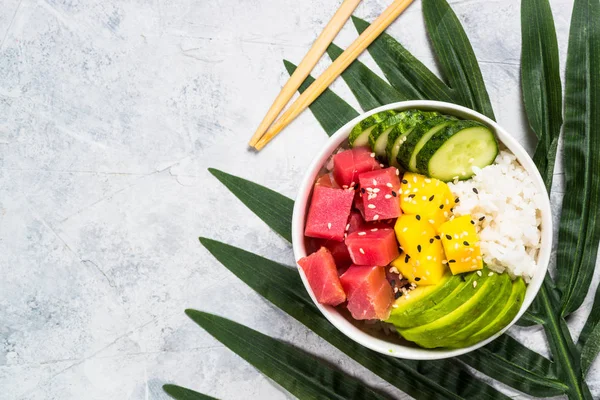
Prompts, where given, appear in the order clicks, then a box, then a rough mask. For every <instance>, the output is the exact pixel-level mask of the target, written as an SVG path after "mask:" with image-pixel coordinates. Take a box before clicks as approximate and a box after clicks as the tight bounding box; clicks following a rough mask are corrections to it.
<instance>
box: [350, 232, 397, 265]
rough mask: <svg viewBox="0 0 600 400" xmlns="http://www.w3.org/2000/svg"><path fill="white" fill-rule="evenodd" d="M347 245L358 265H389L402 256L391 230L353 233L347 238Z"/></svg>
mask: <svg viewBox="0 0 600 400" xmlns="http://www.w3.org/2000/svg"><path fill="white" fill-rule="evenodd" d="M346 245H347V246H348V251H349V252H350V257H351V258H352V261H353V262H354V264H357V265H388V264H389V263H390V262H391V261H393V260H394V259H396V258H397V257H398V256H399V255H400V253H399V252H398V242H396V235H395V234H394V230H393V229H391V228H384V229H377V230H376V231H373V230H372V229H369V230H366V231H357V232H353V233H351V234H350V235H348V237H347V238H346Z"/></svg>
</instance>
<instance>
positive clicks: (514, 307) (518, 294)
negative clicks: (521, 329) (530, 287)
mask: <svg viewBox="0 0 600 400" xmlns="http://www.w3.org/2000/svg"><path fill="white" fill-rule="evenodd" d="M526 290H527V286H526V285H525V282H524V281H523V278H517V279H516V280H515V281H513V283H512V291H511V293H510V297H509V298H508V301H507V302H506V305H505V306H504V308H503V309H502V311H501V312H500V313H499V314H498V316H496V318H495V319H494V320H493V321H491V322H490V323H489V324H488V325H487V326H486V327H485V328H483V329H481V330H480V331H479V332H477V333H475V334H474V335H472V336H471V337H470V338H468V339H466V340H464V341H462V342H459V343H455V344H452V345H451V346H449V347H452V348H463V347H469V346H472V345H474V344H475V343H479V342H480V341H482V340H485V339H487V338H489V337H490V336H492V335H494V334H496V333H497V332H499V331H501V330H502V329H503V328H504V327H505V326H506V325H508V324H509V323H510V322H511V321H512V320H513V319H514V318H515V316H516V315H517V314H518V313H519V310H520V309H521V305H523V300H524V299H525V291H526Z"/></svg>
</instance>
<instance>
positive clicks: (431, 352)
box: [292, 100, 553, 360]
mask: <svg viewBox="0 0 600 400" xmlns="http://www.w3.org/2000/svg"><path fill="white" fill-rule="evenodd" d="M392 109H393V110H400V111H401V110H407V109H424V110H428V109H429V110H437V111H442V112H444V113H448V114H452V115H456V116H459V117H467V118H470V119H475V120H479V121H480V122H483V123H484V124H486V125H487V126H489V127H491V128H492V129H494V131H495V133H496V137H497V138H498V140H499V142H501V143H502V144H503V145H504V146H506V147H507V148H508V149H509V150H510V151H511V152H512V153H513V154H514V155H515V156H516V158H517V160H518V161H519V163H520V164H521V165H522V166H523V168H525V170H526V171H527V172H528V173H529V175H530V176H531V178H532V180H533V183H534V185H535V187H536V188H537V189H538V190H539V191H540V193H542V194H545V196H544V200H543V201H542V204H540V205H539V206H540V211H541V219H542V223H541V247H540V251H539V253H538V260H537V261H538V269H537V270H536V271H535V273H534V276H533V277H532V279H531V280H530V282H529V284H528V285H527V291H526V293H525V298H524V300H523V304H522V305H521V309H520V310H519V313H518V314H517V315H516V316H515V318H514V319H513V320H512V321H511V322H510V323H509V324H508V325H507V326H506V327H504V328H503V329H502V330H501V331H499V332H498V333H496V334H495V335H493V336H491V337H489V338H487V339H485V340H482V341H480V342H478V343H476V344H474V345H472V346H469V347H465V348H460V349H425V348H420V347H409V346H405V345H401V344H397V343H391V342H388V341H385V340H383V339H381V338H378V337H375V336H372V335H370V334H369V333H367V332H365V331H363V330H361V329H359V328H358V327H356V326H355V325H353V324H352V323H351V322H350V321H348V320H347V319H346V318H345V317H344V316H342V315H341V314H340V313H339V312H338V311H337V310H336V309H335V308H334V307H331V306H326V305H322V304H320V303H319V302H317V301H316V298H315V296H314V294H313V292H312V290H311V288H310V286H309V284H308V280H307V278H306V275H305V274H304V271H302V269H301V268H299V267H298V265H297V269H298V272H299V274H300V277H301V279H302V282H303V284H304V287H305V288H306V290H307V291H308V294H309V295H310V297H311V299H312V301H313V303H314V304H315V305H316V306H317V308H318V309H319V310H320V311H321V313H322V314H323V316H325V318H327V320H329V322H331V323H332V324H333V325H334V326H335V327H336V328H337V329H338V330H340V331H341V332H342V333H343V334H344V335H346V336H347V337H349V338H350V339H352V340H354V341H355V342H357V343H359V344H361V345H363V346H365V347H367V348H369V349H371V350H374V351H376V352H378V353H381V354H386V355H388V356H392V357H396V358H403V359H411V360H437V359H443V358H449V357H456V356H459V355H462V354H465V353H468V352H471V351H473V350H476V349H478V348H480V347H482V346H485V345H486V344H488V343H490V342H491V341H493V340H494V339H496V338H498V337H499V336H500V335H502V334H503V333H504V332H506V331H507V330H508V329H509V328H510V327H511V326H513V325H514V324H515V322H516V321H517V320H518V319H519V318H521V316H522V315H523V314H524V313H525V311H527V309H528V308H529V306H530V305H531V303H532V302H533V300H534V298H535V297H536V295H537V294H538V292H539V290H540V288H541V286H542V283H543V281H544V277H545V275H546V272H547V270H548V264H549V262H550V253H551V250H552V240H553V234H552V232H553V226H552V216H551V207H550V199H549V196H548V192H547V190H546V186H545V185H544V181H543V179H542V176H541V175H540V173H539V171H538V169H537V167H536V166H535V164H534V162H533V160H532V159H531V157H530V156H529V154H528V153H527V152H526V151H525V149H524V148H523V147H522V146H521V144H520V143H519V142H518V141H517V140H516V139H515V138H514V137H513V136H512V135H511V134H510V133H508V132H507V131H506V130H505V129H504V128H502V127H501V126H500V125H499V124H498V123H496V122H495V121H493V120H491V119H490V118H488V117H486V116H485V115H483V114H480V113H478V112H477V111H474V110H471V109H469V108H466V107H463V106H460V105H457V104H452V103H446V102H442V101H431V100H411V101H401V102H396V103H391V104H387V105H384V106H381V107H377V108H375V109H373V110H370V111H368V112H366V113H362V114H360V115H358V116H357V117H356V118H354V119H352V120H351V121H349V122H348V123H346V124H345V125H344V126H342V127H341V128H340V129H338V130H337V131H336V132H335V133H334V134H333V135H332V136H331V137H330V138H329V140H328V141H327V143H326V144H325V145H324V146H323V148H322V149H321V150H320V151H319V153H318V154H317V155H316V157H315V158H314V159H313V161H312V162H311V164H310V166H309V167H308V169H307V171H306V173H305V174H304V178H303V179H302V183H301V185H300V187H299V191H298V195H297V196H296V201H295V203H294V210H293V215H292V247H293V251H294V259H295V261H297V260H299V259H300V258H302V257H305V256H306V255H307V252H306V248H305V240H304V223H305V214H306V211H307V205H308V198H309V197H310V194H311V192H312V188H313V184H314V181H315V178H316V176H317V174H318V172H319V171H320V170H321V168H322V167H323V165H324V164H325V162H326V161H327V159H328V158H329V157H330V155H331V154H332V153H333V151H334V150H335V149H336V148H338V146H339V145H340V144H341V143H342V142H343V141H344V140H346V139H347V137H348V135H349V133H350V131H351V129H352V128H353V127H354V126H355V125H356V124H357V123H358V122H359V121H361V120H363V119H364V118H366V117H368V116H370V115H373V114H376V113H378V112H381V111H385V110H392ZM296 264H297V263H296Z"/></svg>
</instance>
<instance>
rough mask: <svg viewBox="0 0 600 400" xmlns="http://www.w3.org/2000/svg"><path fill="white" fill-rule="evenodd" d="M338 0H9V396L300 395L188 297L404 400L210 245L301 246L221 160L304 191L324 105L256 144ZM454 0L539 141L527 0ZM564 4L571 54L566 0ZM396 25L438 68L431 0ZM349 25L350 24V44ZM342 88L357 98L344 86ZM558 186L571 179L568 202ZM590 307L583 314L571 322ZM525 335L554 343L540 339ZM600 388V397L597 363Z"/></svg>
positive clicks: (0, 325)
mask: <svg viewBox="0 0 600 400" xmlns="http://www.w3.org/2000/svg"><path fill="white" fill-rule="evenodd" d="M338 3H339V1H336V2H331V1H325V0H306V1H300V2H299V1H292V0H281V1H277V2H275V1H258V0H252V1H249V0H229V1H217V0H206V1H191V0H154V1H144V0H137V1H135V0H133V1H116V0H108V1H98V0H87V1H82V0H69V1H67V0H47V1H44V0H4V1H3V3H2V7H0V276H2V279H1V280H0V318H1V321H0V387H2V391H1V392H2V394H0V397H2V398H3V399H4V398H6V399H90V400H92V399H144V398H152V399H164V398H166V396H165V395H164V394H163V393H162V391H161V389H160V387H161V385H162V384H163V383H166V382H177V383H178V384H181V385H185V386H188V387H191V388H195V389H197V390H201V391H203V392H206V393H210V394H212V395H214V396H217V397H220V398H225V399H236V398H241V397H244V398H256V399H283V398H288V397H289V396H288V395H287V394H286V393H285V392H284V391H282V390H281V389H280V388H278V387H277V386H276V385H274V384H273V383H272V382H270V381H269V380H268V379H266V378H264V377H263V376H262V375H261V374H260V373H258V372H257V371H256V370H254V369H253V368H252V367H251V366H249V365H248V364H247V363H245V362H243V361H241V360H240V359H239V357H237V356H236V355H234V354H233V353H232V352H230V351H228V350H227V349H225V348H223V346H221V345H220V344H219V343H218V342H217V341H215V340H214V339H212V338H211V337H210V336H209V335H208V334H206V333H205V332H203V331H202V330H201V329H199V328H198V327H197V326H195V325H194V324H193V323H191V322H190V321H189V320H188V319H187V317H185V315H184V314H183V310H184V309H185V308H188V307H193V308H197V309H202V310H207V311H211V312H214V313H218V314H220V315H224V316H227V317H229V318H232V319H234V320H236V321H239V322H242V323H244V324H246V325H248V326H251V327H253V328H255V329H258V330H260V331H262V332H265V333H268V334H270V335H273V336H276V337H279V338H282V339H284V340H287V341H291V342H296V343H298V344H299V345H300V346H302V347H304V348H306V349H308V350H310V351H312V352H314V353H318V354H320V355H323V356H324V357H327V358H329V359H331V360H332V361H333V362H334V363H335V364H339V365H340V366H341V367H342V368H344V369H346V370H347V371H350V372H351V373H352V374H355V375H358V376H360V377H361V378H362V379H364V380H365V381H367V382H368V383H370V384H373V385H375V386H377V387H380V388H382V389H384V390H388V391H390V393H393V395H394V396H396V397H402V395H401V394H400V393H399V392H397V391H395V390H392V389H391V388H390V386H389V385H388V384H386V383H384V382H382V381H380V380H379V379H377V378H376V377H375V376H374V375H372V374H370V373H368V372H366V371H364V370H363V369H362V368H361V367H359V366H358V365H357V364H356V363H354V362H353V361H352V360H350V359H348V358H347V357H345V356H343V355H341V354H340V353H339V352H338V351H336V350H335V349H332V348H331V347H330V346H329V345H328V344H326V343H325V342H324V341H322V340H320V339H319V338H318V337H317V336H316V335H314V334H313V333H311V332H309V331H307V330H306V329H305V328H304V327H303V326H301V325H300V324H299V323H297V322H295V321H294V320H292V319H291V318H289V317H287V316H286V315H285V314H284V313H282V312H281V311H279V310H278V309H276V308H275V307H273V306H271V305H270V304H269V303H268V302H266V301H265V300H263V299H262V298H261V297H260V296H258V295H257V294H255V293H254V292H253V291H252V290H250V289H249V288H247V287H246V286H245V285H244V284H243V283H241V282H240V281H239V280H237V279H236V278H235V277H234V276H233V275H232V274H231V273H229V272H228V271H227V270H225V269H224V268H223V267H222V266H221V265H219V263H218V262H216V261H215V260H214V259H213V258H212V257H211V256H210V255H209V254H208V252H207V251H205V250H204V249H203V248H202V247H201V246H200V245H199V243H198V241H197V237H198V236H200V235H202V236H209V237H212V238H216V239H220V240H224V241H227V242H229V243H232V244H234V245H238V246H241V247H244V248H248V249H252V250H253V251H255V252H257V253H260V254H263V255H266V256H268V257H270V258H272V259H275V260H278V261H283V262H287V263H292V262H293V256H292V253H291V250H290V247H289V246H288V245H287V244H286V243H285V242H284V241H283V240H282V239H281V238H280V237H279V236H277V235H276V234H274V233H272V232H270V231H269V229H268V228H267V227H266V226H265V225H264V224H263V223H262V222H261V221H260V220H259V219H258V218H257V217H256V216H254V215H253V214H252V213H251V212H250V211H248V210H247V209H246V208H245V207H244V206H243V205H242V204H241V203H240V202H239V201H237V200H236V199H235V198H234V197H233V196H232V195H231V194H229V193H228V192H227V190H226V189H225V188H224V187H223V186H221V185H220V184H219V183H218V182H217V181H216V180H215V179H214V178H213V177H212V176H211V175H210V174H209V173H208V172H207V168H208V167H216V168H220V169H224V170H225V171H228V172H232V173H235V174H237V175H241V176H244V177H247V178H250V179H252V180H254V181H257V182H259V183H262V184H264V185H267V186H269V187H271V188H273V189H275V190H278V191H280V192H282V193H284V194H286V195H288V196H290V197H293V196H295V193H296V189H297V183H298V182H299V180H300V179H301V177H302V174H303V171H304V170H305V168H306V167H307V165H308V163H309V162H310V161H311V159H312V156H313V154H314V153H315V151H317V149H319V148H320V147H321V146H322V145H323V144H324V143H325V141H326V140H327V137H326V135H325V134H324V133H323V132H322V130H321V128H320V127H319V126H318V124H317V122H316V121H315V120H314V118H313V117H312V115H310V113H304V114H303V115H302V116H301V117H300V118H298V120H297V121H296V122H295V123H294V124H292V125H291V126H290V127H289V128H288V129H287V130H286V131H285V133H284V134H283V135H282V136H281V137H280V138H278V139H277V140H275V141H274V142H273V143H272V145H270V146H269V147H268V148H266V149H265V150H264V151H263V152H261V153H260V155H257V154H254V153H251V152H248V151H247V149H246V142H247V140H248V138H249V136H250V135H251V133H252V131H253V129H254V128H255V127H256V126H257V124H258V123H259V121H260V119H261V117H262V116H263V114H264V112H265V111H266V110H267V108H268V106H269V105H270V103H271V102H272V100H273V98H274V97H275V95H276V94H277V92H278V90H279V89H280V87H281V85H282V84H283V83H284V82H285V79H286V78H287V74H286V73H285V70H284V68H283V64H282V62H281V60H282V59H283V58H287V59H289V60H291V61H293V62H296V63H297V62H299V60H300V59H301V58H302V56H303V55H304V53H305V52H306V50H307V49H308V47H309V46H310V44H311V42H312V40H314V38H315V37H316V35H317V34H318V33H319V32H320V30H321V29H322V27H323V25H324V24H325V22H326V21H327V19H328V18H329V16H330V15H331V14H332V13H333V12H334V9H335V7H336V6H337V4H338ZM388 3H389V2H388V1H385V2H384V1H375V0H369V1H365V2H364V4H362V5H361V6H360V7H359V9H358V10H357V15H359V16H362V17H364V18H366V19H369V20H372V19H374V18H375V17H376V16H377V15H378V14H379V13H380V12H381V11H382V10H383V8H384V7H385V6H386V4H388ZM451 3H452V4H453V6H454V9H455V10H456V12H457V14H458V16H459V18H461V20H462V21H463V22H464V23H465V27H466V30H467V33H468V35H469V36H470V38H471V40H472V43H473V46H474V48H475V52H476V53H477V55H478V57H479V59H480V61H481V66H482V70H483V74H484V77H485V79H486V82H487V83H488V89H489V91H490V95H491V98H492V101H493V103H494V106H495V110H496V115H497V118H498V121H499V122H500V123H501V124H502V125H504V126H505V127H507V128H508V129H509V131H511V132H513V133H514V135H515V136H516V137H518V138H519V139H520V140H521V141H522V142H523V143H524V144H525V145H526V146H527V148H528V149H529V150H531V149H532V145H533V141H532V138H531V135H530V134H528V133H526V129H525V121H524V117H523V113H522V108H521V105H520V104H521V103H520V100H519V96H520V93H519V84H518V83H519V65H518V63H519V53H520V33H519V31H520V27H519V1H517V0H508V1H486V0H466V1H465V0H455V1H452V2H451ZM552 5H553V9H554V14H555V16H556V24H557V30H558V34H559V44H560V48H561V57H562V60H563V63H564V60H565V54H566V44H567V35H568V21H569V17H570V9H571V7H572V1H567V0H554V1H552ZM315 11H318V13H317V12H315ZM390 32H391V33H392V34H393V35H394V36H396V37H398V38H400V39H401V40H402V42H403V43H404V44H405V45H406V46H407V47H408V48H409V49H410V50H411V51H413V53H414V54H415V55H416V56H418V57H419V58H420V59H421V60H423V62H424V63H425V64H427V65H428V66H430V67H432V68H435V65H434V60H433V57H432V54H431V51H430V49H429V45H428V41H427V38H426V36H425V32H424V24H423V21H422V17H421V11H420V4H419V3H418V2H415V4H414V5H412V6H411V7H410V9H409V10H407V12H406V13H405V14H404V15H403V16H402V17H401V18H400V20H399V21H398V22H396V23H395V24H394V25H393V26H392V27H391V29H390ZM355 36H356V35H355V32H354V29H353V28H352V27H351V26H350V25H348V26H346V28H345V29H344V30H343V31H342V33H341V35H340V37H339V38H338V39H337V40H336V42H337V43H338V44H339V45H342V46H345V45H348V44H349V43H350V42H351V41H352V40H353V38H354V37H355ZM361 59H362V60H364V61H365V62H366V63H367V64H368V65H369V66H374V64H373V62H372V60H371V59H370V58H369V57H368V56H367V55H363V56H362V58H361ZM327 64H328V61H327V60H325V61H323V62H322V63H321V64H320V65H319V68H318V71H321V70H322V68H323V67H324V66H326V65H327ZM375 69H376V68H375ZM333 87H334V89H335V90H336V91H337V92H338V93H339V94H340V95H342V96H343V97H344V98H346V99H348V101H349V102H350V103H351V104H353V105H356V101H355V100H354V99H353V98H352V96H351V95H350V93H349V90H348V89H347V88H346V87H345V85H344V84H343V82H341V81H336V82H335V83H334V85H333ZM557 178H560V176H558V177H557ZM561 191H562V186H561V182H557V184H556V190H555V194H554V196H553V200H554V201H553V203H554V205H555V210H556V211H558V210H559V204H558V199H559V196H558V194H559V193H560V192H561ZM590 302H591V298H589V299H588V302H587V303H586V307H585V308H584V310H583V311H581V312H579V313H578V314H577V315H575V317H574V318H573V320H572V321H570V322H571V324H572V326H573V327H574V328H575V329H576V331H578V330H579V329H580V328H581V325H582V323H583V320H584V318H585V314H586V313H587V312H589V307H590ZM585 310H588V311H587V312H586V311H585ZM513 333H514V334H515V335H518V336H519V337H520V338H521V339H522V340H524V341H525V342H526V343H527V344H528V345H530V346H531V347H533V348H535V349H538V350H539V351H542V352H544V351H546V350H545V344H544V340H543V336H542V335H541V334H540V333H539V332H536V331H535V330H533V331H532V330H531V329H529V330H525V329H515V330H514V331H513ZM590 382H591V386H592V389H593V390H594V393H595V394H596V395H597V396H600V372H599V371H598V368H596V369H595V370H593V371H592V372H591V375H590ZM242 393H243V396H242V395H241V394H242ZM514 395H517V394H516V393H515V394H514Z"/></svg>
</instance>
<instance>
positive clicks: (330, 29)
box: [248, 0, 361, 146]
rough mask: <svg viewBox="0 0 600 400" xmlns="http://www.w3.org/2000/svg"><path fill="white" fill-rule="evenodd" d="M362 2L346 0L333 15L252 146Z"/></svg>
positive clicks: (261, 125) (263, 121)
mask: <svg viewBox="0 0 600 400" xmlns="http://www.w3.org/2000/svg"><path fill="white" fill-rule="evenodd" d="M360 2H361V0H344V2H343V3H342V5H341V6H340V7H339V8H338V10H337V11H336V13H335V14H334V15H333V17H331V20H330V21H329V22H328V23H327V25H326V26H325V29H323V32H321V34H320V35H319V36H318V37H317V39H316V40H315V42H314V43H313V45H312V47H311V48H310V50H309V51H308V53H306V55H305V56H304V58H303V59H302V61H301V62H300V64H298V67H297V68H296V70H295V71H294V73H293V74H292V76H291V77H290V79H289V80H288V81H287V83H286V84H285V86H283V89H281V92H279V94H278V95H277V97H276V98H275V101H274V102H273V105H272V106H271V108H270V109H269V111H268V112H267V115H265V117H264V118H263V120H262V122H261V123H260V125H259V126H258V128H256V132H254V135H253V136H252V138H251V139H250V142H249V143H248V144H249V145H250V146H254V145H256V143H257V142H258V140H259V139H260V138H261V136H262V135H263V133H265V131H266V130H267V128H268V127H269V126H270V125H271V124H272V123H273V121H275V118H277V116H278V115H279V113H280V112H281V110H283V107H285V105H286V104H287V103H288V102H289V101H290V99H291V98H292V96H293V95H294V93H296V90H298V88H299V87H300V85H301V84H302V82H304V80H305V79H306V77H307V76H308V75H309V74H310V71H312V70H313V68H314V67H315V65H316V64H317V62H318V61H319V60H320V59H321V56H322V55H323V53H325V50H327V47H328V46H329V45H330V44H331V42H332V41H333V39H334V38H335V37H336V36H337V34H338V32H339V31H340V29H342V27H343V26H344V24H345V23H346V21H347V20H348V18H350V16H351V15H352V12H353V11H354V10H355V9H356V7H357V6H358V3H360Z"/></svg>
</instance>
